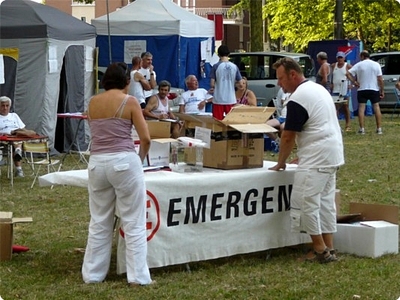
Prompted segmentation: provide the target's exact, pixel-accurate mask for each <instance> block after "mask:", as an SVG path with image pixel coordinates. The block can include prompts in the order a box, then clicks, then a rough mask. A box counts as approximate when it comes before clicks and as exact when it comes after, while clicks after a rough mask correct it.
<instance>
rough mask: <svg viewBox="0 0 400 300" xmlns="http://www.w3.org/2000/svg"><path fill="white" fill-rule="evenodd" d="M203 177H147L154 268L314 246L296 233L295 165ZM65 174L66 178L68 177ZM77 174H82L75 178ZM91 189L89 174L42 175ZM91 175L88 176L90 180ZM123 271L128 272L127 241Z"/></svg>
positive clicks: (267, 164) (208, 172)
mask: <svg viewBox="0 0 400 300" xmlns="http://www.w3.org/2000/svg"><path fill="white" fill-rule="evenodd" d="M274 164H275V163H274V162H264V168H257V169H247V170H212V169H204V172H202V173H175V172H168V171H158V172H148V173H146V188H147V236H148V238H147V240H148V256H147V259H148V264H149V267H150V268H154V267H162V266H168V265H174V264H182V263H188V262H192V261H200V260H207V259H214V258H219V257H225V256H231V255H235V254H240V253H251V252H257V251H263V250H266V249H273V248H280V247H284V246H290V245H297V244H302V243H308V242H310V239H309V236H308V235H305V234H297V233H291V232H290V216H289V207H290V200H289V197H290V193H291V189H292V183H293V176H294V171H295V169H296V166H295V165H288V167H287V169H286V170H285V171H280V172H275V171H269V170H268V167H270V166H273V165H274ZM62 173H64V174H62ZM73 174H76V176H74V175H73ZM73 177H76V178H77V180H76V182H77V183H79V185H80V186H82V183H84V184H86V185H87V171H86V170H85V171H68V172H57V173H51V174H48V175H44V176H41V177H40V184H41V185H51V184H73V182H75V181H74V180H73ZM85 177H86V178H85ZM118 244H119V246H118V267H117V272H118V273H124V272H125V263H124V262H125V254H124V253H125V250H124V247H125V245H124V242H123V239H122V240H121V239H120V240H119V243H118Z"/></svg>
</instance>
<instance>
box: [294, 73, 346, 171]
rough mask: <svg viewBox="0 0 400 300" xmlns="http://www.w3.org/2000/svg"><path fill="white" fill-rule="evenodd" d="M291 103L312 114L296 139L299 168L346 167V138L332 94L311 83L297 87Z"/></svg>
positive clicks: (309, 114)
mask: <svg viewBox="0 0 400 300" xmlns="http://www.w3.org/2000/svg"><path fill="white" fill-rule="evenodd" d="M290 101H294V102H297V103H298V104H299V105H301V106H302V107H304V109H305V110H306V111H307V114H308V120H307V121H306V123H305V124H304V126H303V128H302V131H300V132H297V137H296V142H297V148H298V150H297V155H298V157H299V167H306V168H328V167H336V166H340V165H343V164H344V154H343V138H342V133H341V130H340V126H339V122H338V119H337V115H336V108H335V104H334V103H333V101H332V97H331V95H330V94H329V92H328V91H327V90H326V89H325V88H324V87H323V86H322V85H320V84H317V83H315V82H312V81H307V82H304V83H302V84H300V85H299V86H298V87H297V89H296V90H295V91H294V92H293V93H292V95H291V96H290V100H289V102H290Z"/></svg>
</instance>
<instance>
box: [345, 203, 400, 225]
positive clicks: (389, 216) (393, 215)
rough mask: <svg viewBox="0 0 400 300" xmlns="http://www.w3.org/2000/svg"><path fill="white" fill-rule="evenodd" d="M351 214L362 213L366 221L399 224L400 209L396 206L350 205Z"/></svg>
mask: <svg viewBox="0 0 400 300" xmlns="http://www.w3.org/2000/svg"><path fill="white" fill-rule="evenodd" d="M350 213H361V215H362V216H363V219H364V220H366V221H381V220H383V221H387V222H390V223H393V224H398V223H399V207H398V206H395V205H383V204H365V203H354V202H352V203H350Z"/></svg>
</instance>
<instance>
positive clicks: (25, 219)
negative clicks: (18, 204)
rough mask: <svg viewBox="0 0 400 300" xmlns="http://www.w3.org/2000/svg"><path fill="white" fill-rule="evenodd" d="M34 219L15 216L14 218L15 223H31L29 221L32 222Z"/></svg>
mask: <svg viewBox="0 0 400 300" xmlns="http://www.w3.org/2000/svg"><path fill="white" fill-rule="evenodd" d="M32 221H33V219H32V217H25V218H13V219H12V222H13V223H29V222H32Z"/></svg>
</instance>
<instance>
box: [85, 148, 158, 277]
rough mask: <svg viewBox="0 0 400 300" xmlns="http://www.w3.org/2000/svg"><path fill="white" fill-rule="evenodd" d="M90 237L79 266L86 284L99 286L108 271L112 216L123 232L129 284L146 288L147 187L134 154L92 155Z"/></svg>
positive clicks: (90, 164) (90, 169)
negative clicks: (133, 283)
mask: <svg viewBox="0 0 400 300" xmlns="http://www.w3.org/2000/svg"><path fill="white" fill-rule="evenodd" d="M88 172H89V187H88V189H89V208H90V215H91V219H90V224H89V236H88V241H87V246H86V251H85V257H84V260H83V266H82V277H83V280H84V281H85V282H86V283H90V282H101V281H103V280H104V279H105V278H106V275H107V272H108V270H109V267H110V259H111V248H112V239H113V221H114V213H115V210H116V209H117V210H118V212H119V217H120V221H121V224H122V226H123V228H124V231H125V241H126V270H127V280H128V282H129V283H131V282H135V283H139V284H149V283H150V282H151V278H150V272H149V268H148V266H147V235H146V187H145V181H144V173H143V169H142V163H141V161H140V158H139V156H138V155H137V154H136V153H134V152H123V153H116V154H104V155H91V156H90V161H89V165H88Z"/></svg>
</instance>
